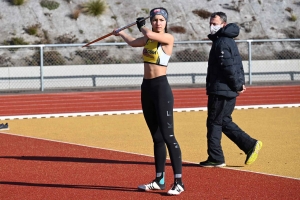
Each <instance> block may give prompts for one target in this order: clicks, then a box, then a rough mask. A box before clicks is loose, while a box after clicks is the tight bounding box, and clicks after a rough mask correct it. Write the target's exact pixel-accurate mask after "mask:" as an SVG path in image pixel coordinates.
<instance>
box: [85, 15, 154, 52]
mask: <svg viewBox="0 0 300 200" xmlns="http://www.w3.org/2000/svg"><path fill="white" fill-rule="evenodd" d="M149 17H150V16H148V17H145V18H144V19H141V20H140V21H139V22H142V21H144V20H146V19H148V18H149ZM133 25H136V21H135V22H132V23H131V24H128V25H126V26H123V27H121V28H118V29H117V30H116V32H117V33H118V32H120V31H122V30H124V29H127V28H129V27H131V26H133ZM112 34H113V32H111V33H109V34H106V35H104V36H102V37H100V38H98V39H96V40H93V41H91V42H89V43H87V44H86V45H84V46H82V47H87V46H89V45H90V44H93V43H95V42H98V41H100V40H103V39H104V38H107V37H109V36H111V35H112Z"/></svg>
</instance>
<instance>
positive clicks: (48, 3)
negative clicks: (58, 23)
mask: <svg viewBox="0 0 300 200" xmlns="http://www.w3.org/2000/svg"><path fill="white" fill-rule="evenodd" d="M40 4H41V6H42V7H45V8H48V9H49V10H55V9H56V8H58V7H59V3H57V2H56V1H50V0H42V1H41V3H40Z"/></svg>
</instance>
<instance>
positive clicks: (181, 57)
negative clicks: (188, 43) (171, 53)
mask: <svg viewBox="0 0 300 200" xmlns="http://www.w3.org/2000/svg"><path fill="white" fill-rule="evenodd" d="M175 55H176V58H177V59H178V61H179V62H199V61H207V60H208V57H207V53H206V52H204V51H203V52H202V51H198V50H196V49H194V50H191V49H185V50H183V51H178V52H176V53H175Z"/></svg>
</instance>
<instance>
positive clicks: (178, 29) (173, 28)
mask: <svg viewBox="0 0 300 200" xmlns="http://www.w3.org/2000/svg"><path fill="white" fill-rule="evenodd" d="M170 30H171V31H173V32H174V33H186V29H185V28H184V27H182V26H171V27H170Z"/></svg>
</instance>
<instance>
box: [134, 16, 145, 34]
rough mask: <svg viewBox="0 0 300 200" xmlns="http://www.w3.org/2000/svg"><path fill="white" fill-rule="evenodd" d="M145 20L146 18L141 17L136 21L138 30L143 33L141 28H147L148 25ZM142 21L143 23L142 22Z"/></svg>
mask: <svg viewBox="0 0 300 200" xmlns="http://www.w3.org/2000/svg"><path fill="white" fill-rule="evenodd" d="M143 19H144V17H139V18H137V19H136V25H137V27H138V29H139V30H140V31H141V28H142V27H143V26H145V24H146V21H145V20H143ZM141 20H142V21H141Z"/></svg>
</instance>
